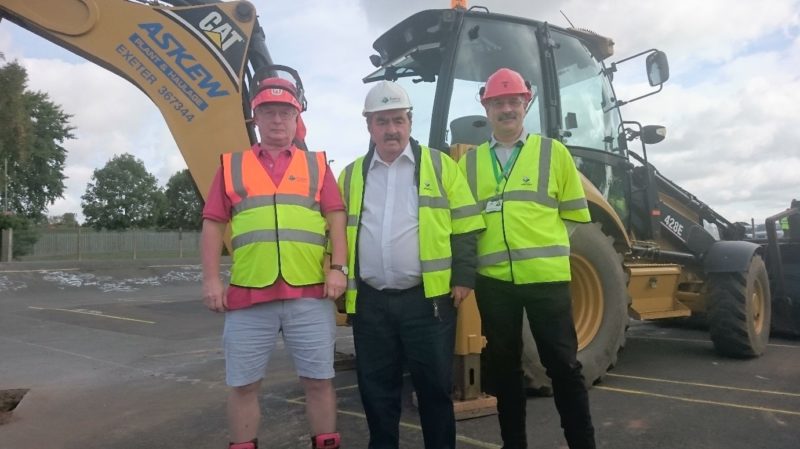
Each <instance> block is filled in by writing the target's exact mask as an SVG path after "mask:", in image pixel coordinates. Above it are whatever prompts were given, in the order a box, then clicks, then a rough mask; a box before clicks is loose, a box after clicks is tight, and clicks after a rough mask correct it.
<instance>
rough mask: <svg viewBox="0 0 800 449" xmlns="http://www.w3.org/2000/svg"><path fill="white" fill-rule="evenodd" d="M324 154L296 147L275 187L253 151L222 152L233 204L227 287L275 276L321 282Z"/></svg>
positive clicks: (263, 283) (263, 282)
mask: <svg viewBox="0 0 800 449" xmlns="http://www.w3.org/2000/svg"><path fill="white" fill-rule="evenodd" d="M325 170H327V164H326V159H325V153H324V152H306V151H298V150H295V151H294V152H293V155H292V160H291V162H290V163H289V167H288V168H287V169H286V173H285V174H284V175H283V179H282V180H281V182H280V184H279V185H277V186H276V185H275V183H274V182H273V181H272V178H271V177H270V176H269V174H268V173H267V171H266V170H265V169H264V167H263V166H262V165H261V163H260V162H259V160H258V156H257V154H256V152H255V151H253V150H249V151H245V152H241V153H227V154H223V155H222V173H223V178H224V180H225V192H226V194H227V196H228V198H229V199H230V200H231V204H232V206H233V212H232V219H231V230H232V235H231V237H232V241H231V246H232V247H233V267H232V268H231V285H237V286H241V287H252V288H262V287H268V286H270V285H272V284H273V283H275V281H276V280H277V278H278V275H279V274H280V276H282V277H283V279H284V280H285V281H286V283H288V284H289V285H293V286H303V285H312V284H320V283H322V282H324V281H325V275H324V273H323V268H322V267H323V258H324V256H325V246H326V237H325V225H326V222H325V218H324V217H323V216H322V214H321V213H320V205H319V201H320V192H321V190H322V184H323V180H324V179H325Z"/></svg>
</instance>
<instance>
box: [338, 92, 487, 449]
mask: <svg viewBox="0 0 800 449" xmlns="http://www.w3.org/2000/svg"><path fill="white" fill-rule="evenodd" d="M364 116H365V117H366V119H367V129H368V130H369V133H370V136H371V140H372V142H371V144H370V147H369V150H368V151H367V154H366V155H364V156H362V157H360V158H358V159H357V160H356V161H355V162H353V163H351V164H350V165H348V166H347V168H345V169H344V171H343V172H342V173H341V174H340V176H339V189H340V190H341V192H342V195H343V199H344V203H345V208H346V209H347V215H348V220H347V239H348V261H349V266H348V268H349V269H348V286H347V292H346V293H345V298H346V305H347V313H348V314H350V315H351V318H352V323H353V338H354V340H355V348H356V369H357V373H358V387H359V391H360V392H361V401H362V403H363V405H364V411H365V413H366V415H367V423H368V425H369V431H370V441H369V446H368V447H369V449H390V448H391V449H396V448H397V447H398V444H399V423H400V410H401V400H400V394H401V391H402V386H403V364H404V362H405V363H406V364H407V366H408V370H409V372H410V373H411V381H412V384H413V386H414V389H415V390H416V393H417V398H418V399H419V414H420V421H421V424H422V433H423V438H424V440H425V447H426V448H427V449H446V448H455V418H454V415H453V402H452V399H451V396H450V394H451V392H452V388H453V384H452V383H453V380H452V379H453V373H452V366H453V346H454V341H455V328H456V308H457V307H458V305H459V304H460V303H461V301H462V300H463V299H464V298H466V297H467V296H468V295H469V294H470V293H471V291H472V287H473V284H474V280H475V270H476V266H477V260H476V246H475V245H476V243H475V242H476V239H477V233H478V232H479V231H481V230H483V228H484V224H483V219H482V218H481V214H480V210H479V209H478V207H477V205H476V204H475V201H474V199H473V198H472V195H471V194H470V192H469V188H468V187H467V184H466V181H465V180H464V177H463V175H462V174H461V172H460V171H459V169H458V166H457V165H456V163H455V161H453V160H452V159H451V158H450V157H449V156H448V155H446V154H444V153H441V152H439V151H437V150H434V149H430V148H427V147H426V146H424V145H421V144H419V143H418V142H416V141H415V140H413V139H411V137H410V134H411V102H410V101H409V98H408V94H406V92H405V91H404V90H403V88H402V87H400V86H399V85H398V84H395V83H393V82H389V81H381V82H379V83H377V84H376V85H375V86H374V87H373V88H372V89H371V90H370V91H369V93H368V94H367V97H366V100H365V102H364Z"/></svg>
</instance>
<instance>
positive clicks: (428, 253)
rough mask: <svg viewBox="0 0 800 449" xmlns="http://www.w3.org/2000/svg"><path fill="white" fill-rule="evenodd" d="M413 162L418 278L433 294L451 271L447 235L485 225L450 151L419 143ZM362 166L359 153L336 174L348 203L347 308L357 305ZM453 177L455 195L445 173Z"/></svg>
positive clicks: (443, 290)
mask: <svg viewBox="0 0 800 449" xmlns="http://www.w3.org/2000/svg"><path fill="white" fill-rule="evenodd" d="M445 158H446V159H445ZM417 164H418V166H419V185H418V189H417V192H418V195H419V249H420V259H421V260H420V264H421V269H422V283H423V287H424V290H425V296H426V297H427V298H432V297H436V296H440V295H444V294H447V293H448V292H449V291H450V278H451V273H452V270H451V266H452V254H451V246H450V236H451V235H452V234H462V233H466V232H471V231H474V230H479V229H483V227H484V226H483V220H482V219H481V216H480V210H479V209H478V208H477V206H476V205H475V202H474V200H473V199H472V198H471V196H470V194H469V192H468V191H467V190H466V183H465V182H464V181H463V179H461V178H460V174H459V173H458V166H457V165H456V163H455V162H454V161H453V160H452V159H450V157H449V156H447V155H443V154H442V153H441V152H439V151H437V150H431V149H429V148H427V147H425V146H422V145H421V146H420V160H419V161H417ZM363 167H364V157H361V158H359V159H357V160H356V161H355V162H353V163H352V164H350V165H348V166H347V168H345V170H344V172H343V173H342V174H341V175H340V176H339V190H340V191H341V193H342V198H343V199H344V203H345V206H346V207H347V243H348V260H349V265H350V267H349V268H350V275H349V277H350V279H348V284H347V292H346V294H345V299H346V301H345V303H346V308H347V312H348V313H355V311H356V297H357V290H356V281H355V276H356V273H355V271H356V270H355V261H356V256H357V252H358V251H357V247H356V246H357V243H358V227H359V223H360V219H361V208H362V205H363V195H364V178H363V175H362V174H363ZM454 177H459V179H461V183H463V184H464V185H463V188H462V189H461V191H458V190H456V191H453V189H452V187H451V190H450V192H451V195H453V196H454V197H448V190H447V189H446V188H445V183H444V179H454ZM448 187H450V186H448ZM451 207H452V209H451Z"/></svg>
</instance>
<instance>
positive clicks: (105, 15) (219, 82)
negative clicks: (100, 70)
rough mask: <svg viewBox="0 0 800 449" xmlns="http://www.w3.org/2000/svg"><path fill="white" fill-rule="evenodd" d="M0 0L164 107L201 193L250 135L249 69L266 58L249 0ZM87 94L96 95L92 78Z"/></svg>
mask: <svg viewBox="0 0 800 449" xmlns="http://www.w3.org/2000/svg"><path fill="white" fill-rule="evenodd" d="M171 3H172V5H173V6H167V5H166V4H164V3H160V2H146V3H145V2H134V1H126V0H60V1H57V2H52V1H45V0H0V17H2V18H3V19H7V20H9V21H11V22H14V23H16V24H17V25H19V26H21V27H23V28H26V29H28V30H30V31H32V32H34V33H36V34H38V35H40V36H42V37H44V38H45V39H47V40H49V41H51V42H53V43H55V44H57V45H59V46H61V47H64V48H66V49H67V50H70V51H72V52H74V53H76V54H78V55H80V56H82V57H84V58H86V59H88V60H90V61H92V62H94V63H96V64H98V65H100V66H103V67H105V68H106V69H108V70H110V71H112V72H114V73H116V74H117V75H119V76H121V77H123V78H125V79H126V80H128V81H129V82H130V83H132V84H134V85H135V86H136V87H138V88H139V89H140V90H141V91H142V92H144V93H145V95H147V96H148V97H149V98H150V99H151V100H152V101H153V103H155V105H156V106H157V107H158V109H159V110H160V111H161V114H162V115H163V116H164V121H165V122H166V123H167V125H168V126H169V129H170V132H171V133H172V136H173V137H174V139H175V142H176V143H177V145H178V148H179V149H180V151H181V154H182V155H183V158H184V160H185V161H186V165H187V166H188V168H189V171H190V172H191V174H192V177H193V178H194V181H195V184H196V185H197V187H198V190H199V191H200V193H201V194H202V195H205V194H206V193H207V191H208V189H209V187H210V185H211V181H212V180H213V176H214V173H215V170H216V168H217V167H218V165H219V162H218V161H219V158H218V156H219V154H221V153H224V152H228V151H239V150H242V149H245V148H247V147H249V146H250V144H251V142H253V139H254V133H253V130H252V126H250V125H249V123H250V122H249V118H250V109H249V101H248V96H249V95H248V86H249V84H250V80H251V77H252V73H254V71H256V70H258V69H259V68H261V67H264V66H267V65H270V64H271V62H272V61H271V59H270V56H269V53H268V52H267V50H266V46H265V44H264V34H263V31H262V30H261V27H260V26H259V24H258V21H257V19H256V11H255V8H254V7H253V5H252V4H250V3H249V2H246V1H236V2H208V1H203V0H188V1H187V0H178V1H173V2H171ZM81 88H82V89H85V90H86V95H87V96H88V95H103V92H97V91H94V90H93V88H92V86H88V85H84V86H82V87H81Z"/></svg>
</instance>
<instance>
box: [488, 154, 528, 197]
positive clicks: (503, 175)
mask: <svg viewBox="0 0 800 449" xmlns="http://www.w3.org/2000/svg"><path fill="white" fill-rule="evenodd" d="M521 149H522V145H520V144H519V143H517V145H516V146H515V147H514V151H513V152H512V153H511V156H509V158H508V161H506V165H505V167H502V166H501V165H500V159H498V158H497V152H496V151H495V150H494V147H492V149H491V152H492V155H491V156H492V169H493V170H494V178H495V180H497V187H496V188H495V193H500V186H501V185H503V184H505V180H506V179H508V176H509V174H511V168H512V167H514V162H515V161H516V160H517V156H519V152H520V150H521Z"/></svg>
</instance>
